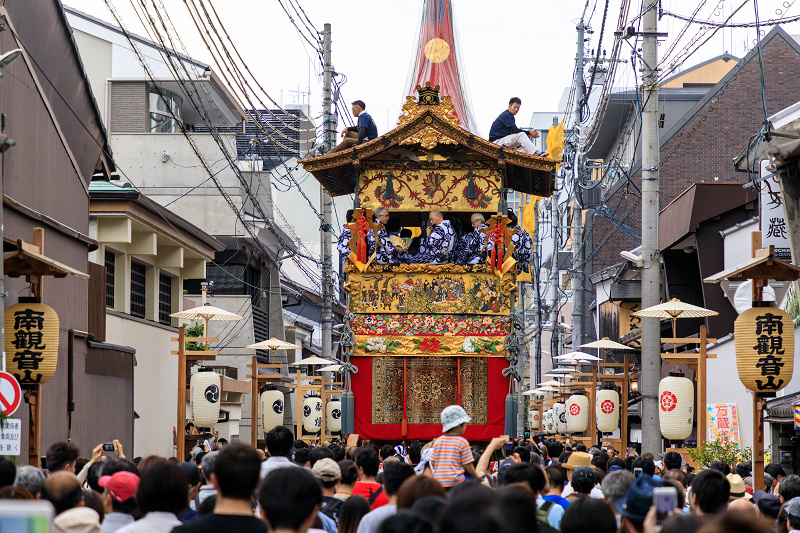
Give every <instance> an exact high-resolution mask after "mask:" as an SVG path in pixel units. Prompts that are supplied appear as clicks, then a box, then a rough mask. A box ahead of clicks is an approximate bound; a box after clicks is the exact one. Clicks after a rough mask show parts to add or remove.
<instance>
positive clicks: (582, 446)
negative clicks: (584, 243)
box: [508, 212, 586, 452]
mask: <svg viewBox="0 0 800 533" xmlns="http://www.w3.org/2000/svg"><path fill="white" fill-rule="evenodd" d="M511 214H513V212H512V213H511ZM515 217H516V215H515ZM508 218H511V215H508ZM511 221H512V222H513V223H514V225H515V226H516V225H517V223H516V221H515V220H514V219H511ZM575 451H576V452H585V451H586V445H585V444H584V443H582V442H579V443H578V444H576V445H575Z"/></svg>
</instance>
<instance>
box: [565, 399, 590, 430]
mask: <svg viewBox="0 0 800 533" xmlns="http://www.w3.org/2000/svg"><path fill="white" fill-rule="evenodd" d="M587 429H589V398H587V397H586V396H584V395H583V394H573V395H572V396H570V397H569V398H568V399H567V433H583V432H584V431H586V430H587Z"/></svg>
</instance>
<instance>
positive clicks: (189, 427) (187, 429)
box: [183, 422, 196, 431]
mask: <svg viewBox="0 0 800 533" xmlns="http://www.w3.org/2000/svg"><path fill="white" fill-rule="evenodd" d="M193 427H196V426H195V425H194V422H186V427H185V428H183V429H184V431H189V430H190V429H192V428H193Z"/></svg>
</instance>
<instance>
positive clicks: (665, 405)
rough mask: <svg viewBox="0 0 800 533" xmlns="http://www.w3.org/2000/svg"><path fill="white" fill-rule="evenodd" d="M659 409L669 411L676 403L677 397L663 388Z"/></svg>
mask: <svg viewBox="0 0 800 533" xmlns="http://www.w3.org/2000/svg"><path fill="white" fill-rule="evenodd" d="M660 403H661V410H662V411H664V412H667V413H669V412H670V411H672V410H674V409H675V406H677V405H678V398H677V397H676V396H675V395H674V394H672V393H671V392H670V391H668V390H665V391H664V392H663V393H661V402H660Z"/></svg>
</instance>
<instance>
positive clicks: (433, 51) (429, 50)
mask: <svg viewBox="0 0 800 533" xmlns="http://www.w3.org/2000/svg"><path fill="white" fill-rule="evenodd" d="M424 52H425V57H426V58H428V61H430V62H431V63H441V62H442V61H444V60H445V59H447V57H448V56H449V55H450V45H449V44H447V41H445V40H444V39H439V38H438V37H435V38H433V39H431V40H430V41H428V42H427V43H425V50H424Z"/></svg>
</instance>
